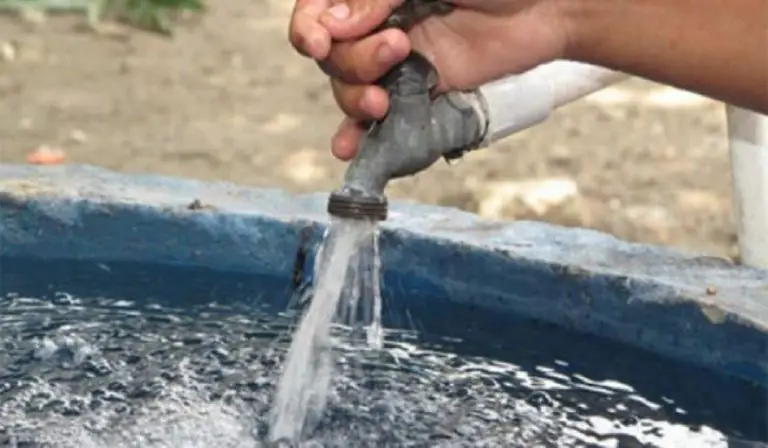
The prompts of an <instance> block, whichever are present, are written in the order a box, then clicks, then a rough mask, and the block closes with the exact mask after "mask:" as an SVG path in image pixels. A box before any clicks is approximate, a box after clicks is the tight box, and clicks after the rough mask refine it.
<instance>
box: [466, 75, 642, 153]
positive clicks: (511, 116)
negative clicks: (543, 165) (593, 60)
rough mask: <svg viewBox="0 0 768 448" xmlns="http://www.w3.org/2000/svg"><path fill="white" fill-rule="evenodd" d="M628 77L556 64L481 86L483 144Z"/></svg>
mask: <svg viewBox="0 0 768 448" xmlns="http://www.w3.org/2000/svg"><path fill="white" fill-rule="evenodd" d="M625 78H627V75H626V74H624V73H620V72H615V71H612V70H607V69H604V68H600V67H595V66H592V65H588V64H582V63H579V62H569V61H557V62H551V63H549V64H545V65H541V66H539V67H536V68H534V69H532V70H529V71H527V72H525V73H523V74H521V75H513V76H508V77H506V78H502V79H499V80H497V81H494V82H491V83H488V84H485V85H483V86H481V87H480V88H479V89H478V90H477V91H476V93H477V94H478V96H479V97H480V102H481V103H482V106H481V107H482V109H483V114H484V116H485V119H486V122H487V129H486V133H485V140H484V142H483V143H484V145H489V144H491V143H493V142H495V141H497V140H500V139H502V138H504V137H507V136H509V135H511V134H514V133H515V132H518V131H521V130H523V129H527V128H529V127H531V126H534V125H536V124H538V123H541V122H542V121H544V120H546V119H547V117H549V114H550V113H551V112H552V111H553V110H555V109H557V108H558V107H560V106H564V105H566V104H568V103H571V102H573V101H576V100H578V99H580V98H582V97H584V96H587V95H589V94H591V93H594V92H597V91H598V90H601V89H604V88H605V87H608V86H610V85H611V84H614V83H616V82H619V81H621V80H623V79H625Z"/></svg>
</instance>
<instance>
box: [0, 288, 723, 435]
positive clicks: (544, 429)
mask: <svg viewBox="0 0 768 448" xmlns="http://www.w3.org/2000/svg"><path fill="white" fill-rule="evenodd" d="M74 302H76V303H77V304H76V305H72V306H67V309H66V312H65V313H62V309H61V307H59V306H57V307H50V306H49V305H50V303H48V304H47V305H46V302H45V301H38V302H35V301H33V300H31V299H30V300H28V301H27V302H25V303H26V304H25V308H24V313H27V314H34V315H35V316H36V319H35V320H32V319H29V320H18V319H17V320H16V321H15V322H16V323H14V324H13V325H11V324H9V323H7V322H10V320H8V321H0V333H2V334H3V335H4V341H3V343H4V345H3V347H4V349H3V350H0V446H6V445H9V444H11V443H15V444H16V445H15V446H26V447H40V448H42V447H44V446H46V443H48V444H49V445H47V446H55V447H57V448H58V447H62V448H70V447H71V448H104V447H109V448H134V447H141V448H198V447H199V448H210V447H212V446H214V447H219V446H220V447H233V448H256V447H263V446H266V440H267V435H268V433H269V423H270V418H269V417H270V414H269V412H270V408H271V406H272V403H273V401H274V391H275V387H276V384H277V381H278V378H279V375H280V373H281V371H282V367H283V365H284V360H285V356H286V352H287V342H288V338H286V337H285V332H286V329H287V328H289V327H290V325H291V322H290V321H289V320H288V319H287V318H286V319H284V320H280V319H278V318H275V317H274V316H268V315H260V314H257V313H250V314H248V315H245V314H242V313H240V312H236V311H234V310H230V311H228V312H222V313H212V314H211V315H207V316H203V315H197V314H190V315H183V314H173V313H170V312H168V310H163V309H157V310H152V311H151V312H144V311H137V310H132V311H136V312H131V313H125V311H126V308H125V307H123V306H121V307H104V306H101V307H97V306H91V305H92V302H90V301H89V299H83V298H79V299H77V300H76V301H74ZM74 302H73V303H74ZM35 303H37V305H35V306H38V307H37V308H34V309H33V307H32V306H33V304H35ZM99 303H100V304H102V305H103V303H102V302H99ZM6 305H8V302H4V301H2V300H0V315H2V316H5V317H8V318H12V317H13V316H14V314H13V313H14V312H15V311H10V310H9V309H8V308H3V307H4V306H6ZM16 305H18V302H16ZM62 306H63V305H62ZM15 309H16V310H18V309H19V308H18V307H17V308H15ZM157 315H172V316H174V318H173V319H160V320H158V319H156V318H154V316H157ZM42 320H45V321H47V322H49V324H50V325H48V326H45V327H40V326H39V325H38V323H39V322H40V321H42ZM19 322H20V323H19ZM352 333H353V329H350V328H346V327H339V328H335V329H334V332H333V337H334V338H335V341H336V343H335V345H334V346H333V347H332V349H333V352H334V354H335V355H336V356H337V361H338V362H337V369H336V371H335V374H334V376H333V377H332V380H331V382H330V384H329V393H328V396H327V397H326V398H327V401H326V403H327V409H326V412H324V413H322V414H320V415H319V417H317V420H316V421H314V422H313V424H312V426H311V428H310V430H309V431H308V433H307V434H306V437H305V438H304V441H303V442H302V443H301V444H297V445H296V446H297V448H304V447H323V448H326V447H327V448H333V447H339V448H342V447H352V446H429V447H436V448H437V447H450V448H454V447H465V446H466V447H473V448H474V447H489V448H498V447H505V448H507V447H508V448H533V447H539V446H541V447H564V448H568V447H581V446H630V445H626V444H627V443H630V442H631V441H637V440H642V441H643V443H645V444H646V446H653V447H670V448H677V447H678V446H718V445H717V444H713V445H696V440H700V439H702V438H706V440H714V441H717V440H718V439H717V437H718V434H717V433H716V432H715V431H714V430H708V431H704V430H700V431H699V432H695V431H693V430H688V429H687V428H686V427H685V426H682V425H674V424H672V423H670V422H667V421H666V419H668V418H670V415H669V414H673V413H669V412H667V411H668V409H667V410H665V409H663V408H662V409H658V408H654V407H649V406H648V402H659V403H661V404H663V405H665V406H670V407H669V409H672V410H674V408H675V407H679V406H681V405H682V404H683V403H682V402H681V401H680V400H678V399H677V398H676V397H666V396H665V397H664V399H657V398H654V397H645V396H642V394H641V393H640V391H641V390H643V389H642V388H640V387H638V388H633V387H630V386H629V385H624V384H622V383H618V382H613V383H611V382H609V381H596V380H594V379H590V378H588V377H587V376H586V375H574V374H572V373H573V372H572V371H571V370H568V369H574V368H573V367H571V366H570V364H568V363H564V362H556V361H553V362H551V363H549V364H548V366H551V367H547V368H544V369H536V368H535V366H536V365H537V363H533V362H528V363H526V362H525V361H526V360H525V359H522V356H521V359H520V364H519V365H513V364H511V363H509V362H505V361H502V360H499V359H496V360H493V359H486V358H483V357H480V356H473V355H472V354H473V353H476V351H475V348H476V347H474V346H473V345H472V344H469V343H466V342H462V341H461V340H460V339H456V338H453V339H447V338H446V339H440V340H431V342H430V344H429V345H427V344H421V343H419V342H418V341H417V338H416V337H414V334H413V333H412V332H411V333H409V332H400V331H388V334H387V338H386V340H385V341H384V344H383V346H382V348H381V350H371V349H369V348H368V347H367V344H366V343H365V341H362V342H363V343H362V344H360V343H359V342H360V341H356V340H353V338H352V337H351V334H352ZM582 385H586V386H589V387H588V388H580V386H582ZM593 389H594V390H593ZM640 398H643V399H642V400H641V399H640ZM584 409H586V410H584ZM609 410H612V411H614V412H613V413H611V412H608V411H609ZM594 416H599V417H600V418H594ZM688 418H692V417H690V416H689V417H688ZM684 431H687V432H684ZM686 437H688V438H689V439H686ZM680 440H684V441H685V445H680V444H677V445H676V444H675V443H678V441H680ZM665 443H666V445H665ZM617 444H618V445H617ZM10 446H14V445H10Z"/></svg>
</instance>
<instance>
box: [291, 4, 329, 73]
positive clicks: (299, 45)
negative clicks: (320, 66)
mask: <svg viewBox="0 0 768 448" xmlns="http://www.w3.org/2000/svg"><path fill="white" fill-rule="evenodd" d="M330 6H331V2H330V0H296V5H295V6H294V8H293V14H292V15H291V24H290V27H289V31H288V38H289V40H290V41H291V44H292V45H293V47H294V48H296V51H298V52H299V53H301V54H303V55H304V56H308V57H311V58H313V59H315V60H322V59H325V58H326V57H327V56H328V53H329V52H330V50H331V35H330V33H329V32H328V30H327V29H326V27H325V26H324V25H322V24H321V23H320V16H321V15H322V14H323V13H324V12H325V11H326V10H328V8H329V7H330Z"/></svg>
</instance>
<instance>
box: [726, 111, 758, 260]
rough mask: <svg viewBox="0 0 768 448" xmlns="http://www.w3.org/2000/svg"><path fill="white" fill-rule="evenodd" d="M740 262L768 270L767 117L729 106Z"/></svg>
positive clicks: (729, 128)
mask: <svg viewBox="0 0 768 448" xmlns="http://www.w3.org/2000/svg"><path fill="white" fill-rule="evenodd" d="M726 115H727V119H728V145H729V147H730V152H731V172H732V177H733V196H734V208H735V214H736V223H737V229H738V235H739V249H740V251H741V261H742V263H744V264H745V265H748V266H753V267H758V268H763V269H768V117H766V116H763V115H759V114H756V113H754V112H752V111H748V110H744V109H740V108H738V107H734V106H730V105H727V106H726Z"/></svg>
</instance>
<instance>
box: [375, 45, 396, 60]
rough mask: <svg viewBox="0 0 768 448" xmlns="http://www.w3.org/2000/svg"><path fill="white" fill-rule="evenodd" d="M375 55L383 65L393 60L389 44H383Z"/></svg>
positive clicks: (393, 54)
mask: <svg viewBox="0 0 768 448" xmlns="http://www.w3.org/2000/svg"><path fill="white" fill-rule="evenodd" d="M376 56H377V57H378V58H379V62H380V63H381V64H383V65H389V64H392V63H393V62H395V53H394V52H393V51H392V47H390V46H389V44H383V45H382V46H380V47H379V50H378V51H377V52H376Z"/></svg>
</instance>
